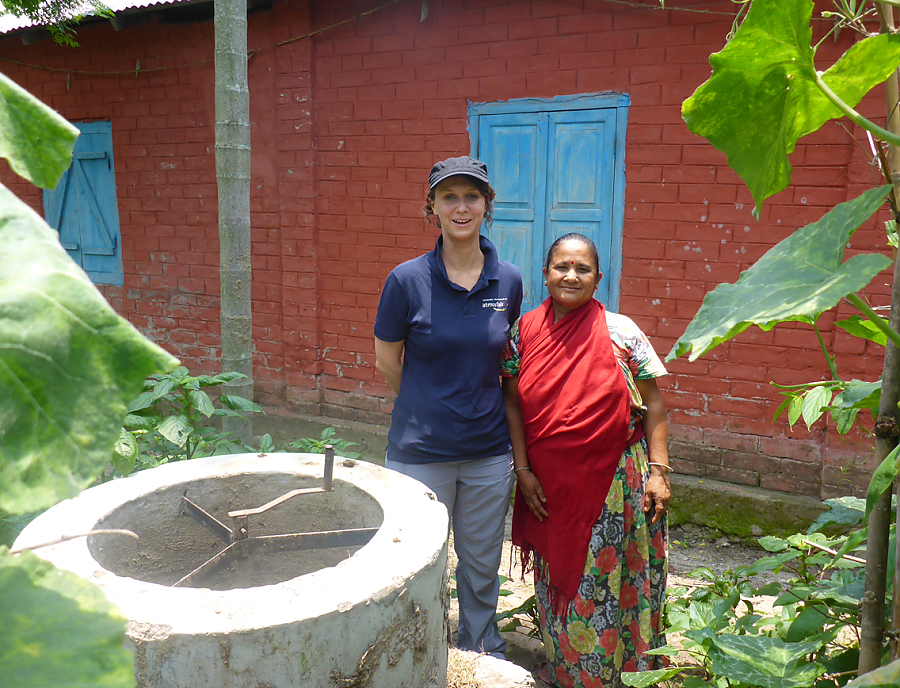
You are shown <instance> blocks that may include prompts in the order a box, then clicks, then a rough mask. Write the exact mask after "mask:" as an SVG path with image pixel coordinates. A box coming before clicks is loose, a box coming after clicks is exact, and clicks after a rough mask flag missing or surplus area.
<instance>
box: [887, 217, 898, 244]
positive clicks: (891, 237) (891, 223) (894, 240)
mask: <svg viewBox="0 0 900 688" xmlns="http://www.w3.org/2000/svg"><path fill="white" fill-rule="evenodd" d="M884 233H885V234H886V235H887V240H888V245H889V246H891V247H893V248H900V240H898V235H897V221H896V220H885V222H884Z"/></svg>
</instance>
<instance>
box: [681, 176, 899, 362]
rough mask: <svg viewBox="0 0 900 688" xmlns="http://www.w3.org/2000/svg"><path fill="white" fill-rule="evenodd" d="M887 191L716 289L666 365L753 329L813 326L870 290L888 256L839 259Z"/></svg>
mask: <svg viewBox="0 0 900 688" xmlns="http://www.w3.org/2000/svg"><path fill="white" fill-rule="evenodd" d="M889 191H890V187H889V186H883V187H881V188H875V189H869V190H868V191H866V192H864V193H863V194H861V195H860V196H859V197H857V198H855V199H853V200H852V201H847V202H846V203H841V204H840V205H838V206H835V207H834V208H832V209H831V210H830V211H829V212H828V213H827V214H826V215H824V216H823V217H822V218H821V219H820V220H818V221H817V222H813V223H812V224H810V225H807V226H806V227H802V228H801V229H798V230H797V231H796V232H794V233H793V234H791V236H789V237H787V238H786V239H784V240H782V241H780V242H779V243H778V244H776V245H775V246H773V247H772V248H771V249H769V250H768V251H767V252H766V254H765V255H764V256H763V257H762V258H760V259H759V260H758V261H757V262H756V264H755V265H753V266H752V267H750V268H749V269H748V270H745V271H744V272H742V273H741V276H740V277H739V278H738V281H737V282H735V283H734V284H720V285H719V286H718V287H716V288H715V289H713V291H711V292H710V293H708V294H707V295H706V297H705V298H704V299H703V304H702V305H701V306H700V310H699V311H698V312H697V315H696V316H694V319H693V320H692V321H691V323H690V324H689V325H688V328H687V330H686V331H685V333H684V334H683V335H682V336H681V338H680V339H679V340H678V341H677V342H675V346H674V347H672V350H671V351H670V352H669V355H668V356H667V357H666V360H667V361H670V360H672V359H673V358H677V357H678V356H681V355H682V354H685V353H687V352H688V351H690V360H691V361H693V360H694V359H696V358H697V357H698V356H702V355H703V354H705V353H706V352H707V351H710V350H711V349H713V348H715V347H716V346H718V345H719V344H721V343H722V342H724V341H727V340H729V339H731V338H733V337H735V336H737V335H738V334H740V333H741V332H743V331H744V330H746V329H747V328H748V327H750V326H751V325H757V326H759V327H760V328H762V329H763V330H770V329H772V328H773V327H775V325H776V324H777V323H779V322H784V321H790V320H794V321H803V322H812V321H814V320H815V319H816V318H817V317H818V316H819V314H821V313H822V312H823V311H826V310H828V309H829V308H832V307H834V306H835V305H837V303H838V302H839V301H840V300H841V299H842V298H844V297H845V296H847V295H848V294H852V293H855V292H857V291H859V290H860V289H862V288H863V287H865V286H866V285H867V284H868V283H869V282H870V281H871V280H872V278H873V277H875V275H877V274H878V273H879V272H881V271H882V270H885V269H886V268H888V267H889V266H890V265H891V261H890V259H889V258H888V257H887V256H883V255H880V254H873V253H866V254H859V255H856V256H853V257H852V258H851V259H850V260H848V261H846V262H842V261H843V258H844V250H845V248H846V246H847V242H848V241H849V240H850V237H851V236H853V233H854V232H855V231H856V230H857V229H858V228H859V226H860V225H861V224H862V223H863V222H865V221H866V220H867V219H868V218H869V217H871V215H872V214H873V213H874V212H875V211H876V210H877V209H878V208H879V206H880V205H881V204H882V202H883V201H884V199H885V197H886V196H887V194H888V192H889Z"/></svg>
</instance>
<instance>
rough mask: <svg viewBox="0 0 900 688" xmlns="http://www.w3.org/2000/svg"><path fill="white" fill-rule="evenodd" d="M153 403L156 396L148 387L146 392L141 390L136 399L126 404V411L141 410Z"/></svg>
mask: <svg viewBox="0 0 900 688" xmlns="http://www.w3.org/2000/svg"><path fill="white" fill-rule="evenodd" d="M155 403H156V397H155V396H154V395H153V390H152V389H149V390H147V391H146V392H141V393H140V394H139V395H138V397H137V398H136V399H134V400H133V401H131V403H129V404H128V407H127V409H128V413H132V412H134V411H143V410H144V409H148V408H150V407H151V406H153V404H155Z"/></svg>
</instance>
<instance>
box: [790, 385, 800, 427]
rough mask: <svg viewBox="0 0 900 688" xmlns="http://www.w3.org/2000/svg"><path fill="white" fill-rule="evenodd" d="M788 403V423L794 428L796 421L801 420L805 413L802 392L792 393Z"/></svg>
mask: <svg viewBox="0 0 900 688" xmlns="http://www.w3.org/2000/svg"><path fill="white" fill-rule="evenodd" d="M789 401H790V403H789V404H788V425H790V426H791V430H793V429H794V423H796V422H797V421H798V420H800V414H802V413H803V397H802V396H801V395H800V394H792V395H791V398H790V400H789Z"/></svg>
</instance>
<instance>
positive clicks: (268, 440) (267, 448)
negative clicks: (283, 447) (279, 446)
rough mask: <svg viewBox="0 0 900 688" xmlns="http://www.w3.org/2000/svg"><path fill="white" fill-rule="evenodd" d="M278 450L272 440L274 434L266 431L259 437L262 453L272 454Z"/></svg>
mask: <svg viewBox="0 0 900 688" xmlns="http://www.w3.org/2000/svg"><path fill="white" fill-rule="evenodd" d="M274 451H276V449H275V442H274V441H272V436H271V435H270V434H269V433H266V434H265V435H263V436H262V437H260V438H259V453H260V454H271V453H272V452H274Z"/></svg>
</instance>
